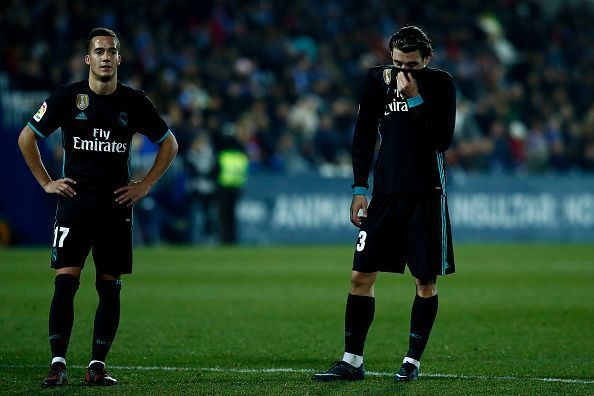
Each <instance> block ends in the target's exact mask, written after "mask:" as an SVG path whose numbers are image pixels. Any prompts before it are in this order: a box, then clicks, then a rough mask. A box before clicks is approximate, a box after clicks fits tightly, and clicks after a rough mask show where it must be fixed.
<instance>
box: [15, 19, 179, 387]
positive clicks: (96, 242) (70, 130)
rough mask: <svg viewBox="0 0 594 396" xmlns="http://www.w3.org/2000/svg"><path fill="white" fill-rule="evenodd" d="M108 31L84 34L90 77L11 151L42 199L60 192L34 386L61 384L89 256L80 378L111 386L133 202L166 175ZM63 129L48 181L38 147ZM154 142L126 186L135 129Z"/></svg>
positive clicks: (168, 151)
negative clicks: (43, 348)
mask: <svg viewBox="0 0 594 396" xmlns="http://www.w3.org/2000/svg"><path fill="white" fill-rule="evenodd" d="M119 49H120V43H119V40H118V38H117V36H116V34H115V33H114V32H113V31H111V30H109V29H104V28H95V29H93V30H92V31H91V32H90V33H89V36H88V45H87V50H88V53H87V55H86V56H85V63H86V64H87V65H89V78H88V80H83V81H80V82H77V83H74V84H71V85H68V86H66V87H62V88H60V89H58V90H57V91H56V92H54V93H53V94H52V95H51V96H50V97H48V98H47V100H46V101H45V102H44V103H43V105H42V106H41V108H40V109H39V111H38V112H37V113H36V114H35V115H34V116H33V118H31V120H30V121H29V122H28V123H27V125H26V126H25V127H24V128H23V130H22V132H21V134H20V136H19V140H18V143H19V147H20V149H21V152H22V154H23V157H24V158H25V161H26V162H27V165H28V166H29V168H30V169H31V172H32V173H33V175H34V176H35V178H36V179H37V181H38V182H39V184H40V185H41V186H42V187H43V189H44V190H45V192H46V193H48V194H56V195H58V196H59V199H58V207H57V211H56V222H55V225H54V234H53V244H52V252H51V267H52V268H54V269H55V270H56V278H55V282H54V284H55V289H54V296H53V299H52V302H51V306H50V313H49V340H50V346H51V352H52V362H51V367H50V371H49V374H48V376H47V378H46V379H45V380H44V381H43V383H42V385H43V386H46V387H51V386H58V385H64V384H66V383H68V376H67V373H66V350H67V348H68V342H69V339H70V333H71V330H72V325H73V323H74V309H73V301H74V295H75V294H76V291H77V289H78V287H79V279H80V274H81V270H82V267H83V265H84V263H85V259H86V257H87V255H88V254H89V251H92V253H93V261H94V263H95V269H96V283H95V286H96V289H97V294H98V295H99V304H98V306H97V311H96V314H95V322H94V331H93V343H92V354H91V361H90V363H89V365H88V368H87V374H86V376H85V382H87V383H89V384H94V385H113V384H115V383H117V381H116V380H115V379H114V378H113V377H111V376H110V375H109V373H108V372H107V371H106V370H105V359H106V357H107V354H108V352H109V349H110V346H111V344H112V342H113V340H114V338H115V335H116V331H117V328H118V324H119V321H120V289H121V287H122V282H121V279H120V277H121V275H122V274H129V273H131V272H132V206H133V205H134V204H135V203H137V202H138V201H139V200H140V199H141V198H142V197H144V196H145V195H146V194H147V193H148V192H149V190H150V189H151V187H152V186H153V185H154V184H155V183H156V182H157V180H158V179H159V178H160V177H161V175H163V173H164V172H165V171H166V170H167V168H168V167H169V165H170V164H171V162H172V161H173V158H174V157H175V155H176V153H177V142H176V139H175V137H174V136H173V134H172V133H171V131H170V130H169V128H168V126H167V124H166V123H165V121H163V119H162V118H161V117H160V116H159V113H158V112H157V109H156V108H155V106H154V105H153V104H152V103H151V101H150V100H149V99H148V98H147V97H146V95H145V94H144V92H142V91H139V90H136V89H133V88H130V87H128V86H126V85H124V84H122V83H120V82H119V81H118V75H117V70H118V66H119V64H120V62H121V57H120V54H119ZM57 128H61V130H62V142H63V149H64V163H63V172H62V173H63V174H62V176H61V178H60V179H56V180H53V179H52V178H50V176H49V175H48V173H47V171H46V169H45V167H44V165H43V162H42V159H41V156H40V153H39V150H38V146H37V139H45V138H46V137H47V136H48V135H50V134H51V133H52V132H54V131H55V130H56V129H57ZM137 132H138V133H141V134H144V135H146V136H147V137H148V138H149V139H150V140H151V141H152V142H153V143H155V144H158V145H159V151H158V153H157V156H156V158H155V162H154V164H153V166H152V168H151V169H150V170H149V172H148V174H147V175H146V176H145V178H144V179H143V180H141V181H131V180H130V143H131V140H132V135H134V133H137Z"/></svg>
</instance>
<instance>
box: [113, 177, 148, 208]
mask: <svg viewBox="0 0 594 396" xmlns="http://www.w3.org/2000/svg"><path fill="white" fill-rule="evenodd" d="M150 189H151V188H150V186H148V185H146V184H145V183H144V182H138V181H134V180H133V181H132V182H131V183H130V184H128V185H127V186H125V187H121V188H118V189H117V190H115V191H114V192H113V193H114V194H117V196H116V199H115V200H116V202H117V203H119V204H120V205H126V206H128V207H130V206H132V205H134V204H135V203H136V202H138V201H140V200H141V199H142V198H143V197H145V196H146V194H148V192H149V190H150Z"/></svg>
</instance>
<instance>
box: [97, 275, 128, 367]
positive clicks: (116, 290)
mask: <svg viewBox="0 0 594 396" xmlns="http://www.w3.org/2000/svg"><path fill="white" fill-rule="evenodd" d="M95 287H96V288H97V294H99V305H97V312H96V313H95V328H94V330H93V349H92V355H91V360H98V361H100V362H105V358H106V357H107V353H108V352H109V348H110V347H111V344H112V342H113V340H114V338H115V335H116V332H117V330H118V325H119V324H120V290H121V289H122V281H121V280H119V279H118V280H105V279H97V282H96V283H95Z"/></svg>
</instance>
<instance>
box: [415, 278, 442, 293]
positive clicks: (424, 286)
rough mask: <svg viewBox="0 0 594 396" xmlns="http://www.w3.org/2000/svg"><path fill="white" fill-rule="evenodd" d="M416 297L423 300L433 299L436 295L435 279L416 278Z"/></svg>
mask: <svg viewBox="0 0 594 396" xmlns="http://www.w3.org/2000/svg"><path fill="white" fill-rule="evenodd" d="M415 283H416V286H417V295H418V296H419V297H423V298H429V297H433V296H435V295H436V294H437V286H436V284H435V283H436V278H435V277H432V278H428V279H423V278H416V280H415Z"/></svg>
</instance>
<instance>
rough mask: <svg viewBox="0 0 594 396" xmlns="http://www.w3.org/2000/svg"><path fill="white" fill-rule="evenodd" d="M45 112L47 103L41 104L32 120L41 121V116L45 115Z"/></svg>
mask: <svg viewBox="0 0 594 396" xmlns="http://www.w3.org/2000/svg"><path fill="white" fill-rule="evenodd" d="M46 111H47V103H45V102H43V104H42V105H41V107H40V108H39V110H37V113H35V115H34V116H33V119H34V120H35V121H37V122H39V121H41V119H42V118H43V115H44V114H45V112H46Z"/></svg>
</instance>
